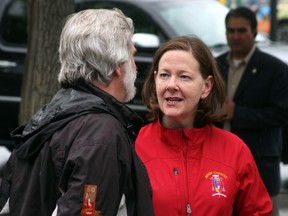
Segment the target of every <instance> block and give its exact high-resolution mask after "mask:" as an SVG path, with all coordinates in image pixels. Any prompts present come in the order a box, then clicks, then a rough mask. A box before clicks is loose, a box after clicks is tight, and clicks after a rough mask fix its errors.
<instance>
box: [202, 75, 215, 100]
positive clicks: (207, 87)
mask: <svg viewBox="0 0 288 216" xmlns="http://www.w3.org/2000/svg"><path fill="white" fill-rule="evenodd" d="M213 84H214V79H213V77H212V76H211V75H210V76H208V77H207V78H206V79H205V80H204V85H203V91H202V95H201V99H205V98H206V97H207V96H208V95H209V94H210V92H211V90H212V87H213Z"/></svg>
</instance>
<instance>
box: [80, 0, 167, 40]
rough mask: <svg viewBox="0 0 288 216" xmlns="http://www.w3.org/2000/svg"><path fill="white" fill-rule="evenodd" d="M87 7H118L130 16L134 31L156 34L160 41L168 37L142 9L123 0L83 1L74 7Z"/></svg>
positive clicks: (81, 8)
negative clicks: (120, 0) (121, 0)
mask: <svg viewBox="0 0 288 216" xmlns="http://www.w3.org/2000/svg"><path fill="white" fill-rule="evenodd" d="M87 8H95V9H97V8H107V9H112V8H119V9H120V10H122V12H123V13H124V14H125V15H126V16H128V17H130V18H131V19H132V20H133V22H134V27H135V32H134V33H150V34H154V35H158V36H159V38H160V40H161V41H164V40H167V39H168V37H167V36H166V35H165V34H164V32H163V31H162V30H161V28H160V27H159V25H158V24H157V23H156V22H154V21H153V20H152V19H151V17H150V16H149V15H148V14H146V13H145V12H144V11H143V10H141V9H140V8H138V7H137V6H136V5H131V4H127V3H125V2H105V1H103V2H101V1H100V2H99V1H97V2H96V3H95V2H94V3H93V2H84V3H80V4H79V5H78V6H77V7H76V11H79V10H84V9H87Z"/></svg>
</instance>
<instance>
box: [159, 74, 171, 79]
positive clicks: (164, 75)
mask: <svg viewBox="0 0 288 216" xmlns="http://www.w3.org/2000/svg"><path fill="white" fill-rule="evenodd" d="M159 76H160V77H161V78H167V77H169V75H168V74H167V73H160V74H159Z"/></svg>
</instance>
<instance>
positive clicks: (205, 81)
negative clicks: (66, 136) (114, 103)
mask: <svg viewBox="0 0 288 216" xmlns="http://www.w3.org/2000/svg"><path fill="white" fill-rule="evenodd" d="M142 94H143V100H144V103H145V105H146V106H147V108H148V110H149V120H150V121H151V123H150V124H148V125H147V126H145V127H144V128H142V129H141V131H140V133H139V135H138V137H137V140H136V151H137V153H138V154H139V156H140V158H141V159H142V161H143V162H144V164H145V166H146V168H147V171H148V174H149V177H150V181H151V185H152V190H153V204H154V209H155V215H156V216H177V215H183V216H184V215H197V216H202V215H203V216H207V215H208V216H209V215H213V216H215V215H219V216H226V215H227V216H231V215H242V216H251V215H271V210H272V204H271V200H270V197H269V195H268V193H267V190H266V188H265V186H264V184H263V182H262V180H261V178H260V176H259V173H258V170H257V167H256V165H255V162H254V159H253V156H252V154H251V152H250V151H249V149H248V147H247V146H246V145H245V143H243V141H242V140H241V139H239V138H238V137H237V136H236V135H234V134H232V133H230V132H227V131H224V130H221V129H219V128H216V127H214V126H213V125H212V123H213V122H216V121H219V120H221V118H223V113H221V107H222V104H223V102H224V97H225V94H224V84H223V81H222V79H221V75H220V74H219V71H218V68H217V66H216V62H215V60H214V57H213V55H212V54H211V52H210V51H209V49H208V48H207V46H206V45H205V44H204V43H203V42H202V41H201V40H200V39H199V38H197V37H194V36H183V37H178V38H175V39H172V40H170V41H168V42H166V43H164V44H163V45H162V46H161V47H160V48H159V49H158V50H157V52H156V54H155V56H154V62H153V64H152V68H151V71H150V73H149V74H148V77H147V79H146V81H145V84H144V87H143V92H142Z"/></svg>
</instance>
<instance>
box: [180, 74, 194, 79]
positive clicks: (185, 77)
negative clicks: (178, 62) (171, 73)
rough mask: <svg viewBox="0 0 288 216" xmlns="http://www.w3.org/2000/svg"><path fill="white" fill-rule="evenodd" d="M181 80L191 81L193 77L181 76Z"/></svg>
mask: <svg viewBox="0 0 288 216" xmlns="http://www.w3.org/2000/svg"><path fill="white" fill-rule="evenodd" d="M180 79H182V80H190V79H191V77H190V76H186V75H181V76H180Z"/></svg>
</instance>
